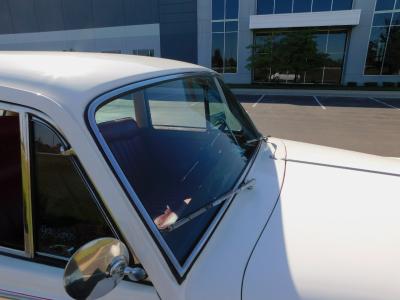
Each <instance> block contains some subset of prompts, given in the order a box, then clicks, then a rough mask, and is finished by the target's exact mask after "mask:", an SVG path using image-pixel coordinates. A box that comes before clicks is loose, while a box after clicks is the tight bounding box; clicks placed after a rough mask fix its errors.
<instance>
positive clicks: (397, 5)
mask: <svg viewBox="0 0 400 300" xmlns="http://www.w3.org/2000/svg"><path fill="white" fill-rule="evenodd" d="M396 9H400V1H399V0H397V2H396Z"/></svg>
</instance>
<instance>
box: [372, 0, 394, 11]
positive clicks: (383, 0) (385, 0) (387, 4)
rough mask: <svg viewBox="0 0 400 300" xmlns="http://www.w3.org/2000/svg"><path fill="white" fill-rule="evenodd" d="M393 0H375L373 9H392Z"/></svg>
mask: <svg viewBox="0 0 400 300" xmlns="http://www.w3.org/2000/svg"><path fill="white" fill-rule="evenodd" d="M394 1H395V0H377V1H376V8H375V10H377V11H378V10H392V9H393V7H394Z"/></svg>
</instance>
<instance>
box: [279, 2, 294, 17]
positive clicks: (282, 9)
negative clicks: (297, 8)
mask: <svg viewBox="0 0 400 300" xmlns="http://www.w3.org/2000/svg"><path fill="white" fill-rule="evenodd" d="M292 5H293V4H292V0H279V1H275V13H276V14H288V13H291V12H292Z"/></svg>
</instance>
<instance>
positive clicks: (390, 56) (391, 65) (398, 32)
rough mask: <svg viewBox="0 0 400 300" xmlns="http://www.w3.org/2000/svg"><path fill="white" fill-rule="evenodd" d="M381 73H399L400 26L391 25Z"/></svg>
mask: <svg viewBox="0 0 400 300" xmlns="http://www.w3.org/2000/svg"><path fill="white" fill-rule="evenodd" d="M383 75H400V27H399V26H393V27H392V28H391V30H390V35H389V39H388V42H387V48H386V54H385V61H384V64H383Z"/></svg>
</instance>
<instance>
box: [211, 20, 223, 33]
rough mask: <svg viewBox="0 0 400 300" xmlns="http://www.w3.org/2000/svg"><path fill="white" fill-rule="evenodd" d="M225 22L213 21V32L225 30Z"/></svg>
mask: <svg viewBox="0 0 400 300" xmlns="http://www.w3.org/2000/svg"><path fill="white" fill-rule="evenodd" d="M224 25H225V22H213V23H212V31H213V32H224Z"/></svg>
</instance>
